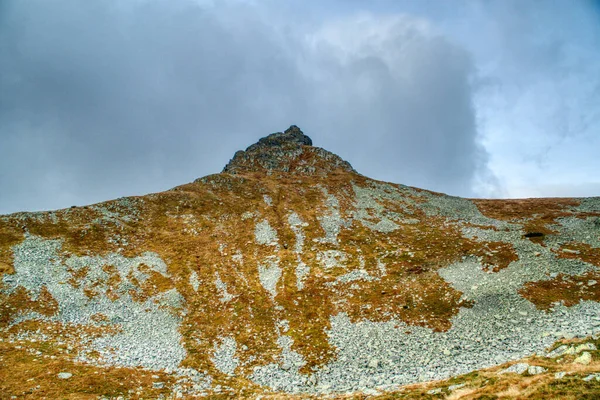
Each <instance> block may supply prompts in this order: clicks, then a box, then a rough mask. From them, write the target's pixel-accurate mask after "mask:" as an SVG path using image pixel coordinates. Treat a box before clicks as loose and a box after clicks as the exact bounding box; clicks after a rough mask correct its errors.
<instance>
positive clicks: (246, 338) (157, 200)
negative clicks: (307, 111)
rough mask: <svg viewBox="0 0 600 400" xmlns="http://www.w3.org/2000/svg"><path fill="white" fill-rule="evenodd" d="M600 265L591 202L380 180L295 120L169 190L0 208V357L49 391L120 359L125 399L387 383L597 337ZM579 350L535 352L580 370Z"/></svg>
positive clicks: (345, 389) (445, 374)
mask: <svg viewBox="0 0 600 400" xmlns="http://www.w3.org/2000/svg"><path fill="white" fill-rule="evenodd" d="M599 267H600V198H586V199H529V200H469V199H463V198H458V197H451V196H446V195H443V194H439V193H434V192H429V191H425V190H421V189H416V188H411V187H407V186H403V185H396V184H389V183H384V182H378V181H374V180H371V179H369V178H366V177H364V176H362V175H360V174H358V173H356V172H355V171H354V170H353V169H352V167H351V166H350V164H349V163H347V162H346V161H344V160H342V159H341V158H340V157H338V156H336V155H335V154H333V153H330V152H328V151H326V150H323V149H320V148H317V147H313V146H312V140H311V139H310V138H309V137H308V136H306V135H304V134H303V133H302V131H301V130H300V129H299V128H297V127H295V126H292V127H290V128H289V129H288V130H286V131H285V132H279V133H275V134H272V135H269V136H267V137H265V138H263V139H261V140H259V141H258V142H257V143H256V144H254V145H252V146H250V147H248V148H247V149H246V151H243V152H237V153H236V154H235V156H234V157H233V159H232V160H231V161H230V162H229V163H228V164H227V166H226V167H225V169H224V170H223V172H222V173H221V174H215V175H210V176H207V177H204V178H201V179H199V180H197V181H195V182H194V183H191V184H187V185H183V186H180V187H177V188H174V189H173V190H170V191H167V192H163V193H157V194H152V195H148V196H142V197H132V198H123V199H118V200H114V201H109V202H106V203H101V204H97V205H92V206H86V207H76V208H71V209H66V210H58V211H52V212H42V213H18V214H12V215H8V216H2V217H0V274H1V275H0V300H1V302H0V339H2V341H0V347H2V348H3V352H4V353H3V354H4V356H3V358H2V359H0V362H2V363H7V362H8V361H6V360H12V361H10V363H11V364H7V365H4V364H3V365H2V366H3V367H10V368H12V369H16V368H18V367H19V366H22V368H24V371H31V370H33V369H34V368H33V366H34V365H37V364H38V363H39V364H40V365H41V366H43V367H44V368H46V369H49V370H52V368H57V369H56V371H55V372H56V373H55V375H53V376H56V377H58V378H57V379H60V381H63V380H64V381H67V380H68V381H69V382H70V385H69V386H68V387H66V386H64V387H63V386H61V385H62V384H61V383H57V382H59V381H52V380H50V381H47V380H43V382H42V383H43V384H44V385H45V386H44V387H40V388H38V389H36V390H37V392H36V393H38V394H40V393H44V395H46V396H52V395H53V394H55V395H56V396H63V395H65V394H66V393H71V394H72V393H79V394H82V393H87V392H85V391H86V390H90V389H88V388H87V387H86V386H85V385H86V384H84V383H83V382H84V381H85V379H84V378H85V373H84V372H83V371H88V370H89V371H94V372H88V373H102V374H103V376H104V377H105V382H110V379H111V377H114V376H118V372H116V371H119V370H120V369H125V370H126V371H128V373H129V374H130V375H131V376H136V378H135V379H136V380H135V381H133V380H124V381H123V380H122V381H121V382H120V383H121V384H123V385H124V384H125V383H126V384H127V385H129V386H128V387H129V388H128V389H127V390H125V389H124V388H122V387H121V386H123V385H117V386H116V388H112V389H110V391H111V393H119V394H122V395H126V396H129V397H132V398H136V397H140V396H142V397H143V396H146V397H147V396H158V395H159V394H162V395H167V394H171V395H173V396H175V397H177V396H180V397H187V396H200V395H213V394H218V393H228V394H229V395H235V396H241V397H252V396H254V395H258V394H261V393H263V394H264V393H273V392H279V393H286V394H287V395H292V394H298V395H302V394H313V395H319V394H332V393H334V394H345V393H372V394H374V393H377V392H385V391H398V390H403V389H402V388H403V387H404V385H409V384H414V383H418V382H427V381H438V380H441V379H455V378H453V377H456V376H459V375H461V374H468V373H470V372H471V371H476V370H482V369H485V368H497V367H498V366H501V365H504V364H506V363H507V362H508V363H510V362H512V361H514V360H519V359H522V358H525V357H529V356H532V355H534V354H546V353H547V352H548V351H550V350H551V348H552V347H554V343H555V342H557V341H561V340H573V339H579V340H583V339H584V338H590V337H594V336H595V335H598V334H600V303H599V302H600V284H598V282H600V273H599V270H598V268H599ZM23 343H27V346H29V347H30V348H33V347H34V346H37V344H39V350H35V352H39V354H37V353H34V354H36V355H37V356H36V357H38V358H36V361H32V360H31V359H29V358H23V357H25V356H23V355H22V351H23V348H22V346H23ZM34 344H35V345H34ZM565 346H566V347H565V348H566V349H569V348H570V347H568V346H567V345H565ZM586 346H587V347H586V348H585V350H587V351H583V350H581V351H579V352H577V351H576V349H577V348H576V347H573V349H574V350H573V353H574V354H570V353H568V352H567V351H566V350H565V352H562V351H563V350H564V348H563V349H562V350H557V349H554V350H552V351H551V352H550V353H549V355H550V357H549V358H548V360H554V359H555V358H553V357H554V355H555V354H557V353H560V354H559V356H558V357H563V358H564V357H571V356H573V358H575V356H577V357H580V356H581V357H583V355H580V354H579V353H582V354H583V353H586V354H587V355H586V356H585V357H589V360H588V361H589V362H588V364H586V365H588V367H586V368H588V369H586V371H588V372H589V371H592V372H593V368H595V366H596V365H597V364H596V357H598V354H596V353H595V352H596V345H592V344H588V345H586ZM37 348H38V347H36V349H37ZM582 349H583V348H582ZM561 352H562V353H561ZM28 357H29V356H28ZM52 357H54V358H52ZM22 359H27V360H29V361H20V360H22ZM558 359H559V358H557V360H558ZM569 360H570V359H569ZM586 360H587V358H586ZM545 362H546V361H545ZM547 362H550V361H547ZM547 362H546V364H540V365H529V364H526V363H525V362H523V363H521V364H514V365H513V366H508V367H505V369H508V371H507V373H506V374H502V376H503V377H504V376H512V375H511V373H514V372H516V373H521V372H520V371H521V370H522V369H523V368H525V369H523V373H526V372H525V371H528V370H529V369H531V372H528V374H529V375H536V376H546V375H548V376H550V375H552V374H553V368H554V367H553V366H552V365H548V364H547ZM552 362H554V361H552ZM573 362H575V361H573ZM525 364H526V365H527V366H526V367H524V365H525ZM542 365H543V366H542ZM59 367H60V369H58V368H59ZM67 367H68V368H71V370H72V371H73V372H70V371H69V372H67V371H65V369H66V368H67ZM538 367H539V368H538ZM2 369H4V370H6V368H2ZM542 369H543V371H542ZM27 373H28V372H24V373H23V375H22V377H21V376H19V375H18V374H17V375H16V376H12V375H11V376H0V377H1V378H2V379H0V381H3V382H8V383H4V384H0V385H4V386H2V387H1V388H2V391H4V392H7V393H9V392H10V393H17V392H16V390H18V388H19V387H22V386H23V385H26V382H27V381H23V379H26V377H27V379H29V377H28V375H27ZM60 374H63V375H60ZM68 374H71V375H69V377H68V378H65V377H66V376H67V375H68ZM59 375H60V376H59ZM586 376H587V375H586ZM590 376H591V375H590ZM155 377H156V378H155ZM563 378H565V376H563V377H562V378H560V379H563ZM32 379H40V378H39V376H38V377H37V378H36V377H34V378H32ZM502 379H509V378H502ZM565 379H567V378H565ZM76 382H81V383H80V384H79V386H78V384H77V383H76ZM124 382H125V383H124ZM585 382H588V383H589V384H590V385H591V384H593V382H595V381H594V380H593V379H590V380H589V381H585ZM590 382H591V383H590ZM461 384H462V383H461ZM586 384H587V383H586ZM7 385H8V386H7ZM11 385H12V386H11ZM450 386H452V385H450ZM450 386H449V387H450ZM61 388H63V389H61ZM460 388H462V386H461V387H460ZM458 389H459V387H454V386H453V389H452V390H458ZM60 390H63V391H62V392H61V391H60ZM94 390H96V391H95V392H94V393H96V394H98V395H106V394H107V392H106V391H107V390H108V389H106V388H104V389H103V388H102V386H99V387H97V388H96V389H94ZM435 390H437V389H435ZM444 390H445V389H444ZM461 390H464V389H461ZM440 393H442V392H440Z"/></svg>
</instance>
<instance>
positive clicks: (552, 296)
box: [519, 271, 600, 310]
mask: <svg viewBox="0 0 600 400" xmlns="http://www.w3.org/2000/svg"><path fill="white" fill-rule="evenodd" d="M593 281H596V282H597V283H594V282H593ZM519 294H521V296H523V297H525V298H526V299H527V300H529V301H531V302H532V303H533V304H535V306H536V307H537V308H539V309H541V310H549V309H550V308H552V305H553V304H555V303H558V302H562V303H563V304H564V305H565V306H567V307H572V306H574V305H577V304H579V302H581V301H582V300H592V301H597V302H600V273H598V272H597V271H593V272H589V273H587V274H585V275H581V276H570V275H564V274H559V275H558V276H557V277H556V278H554V279H551V280H547V281H537V282H527V283H525V284H524V285H523V287H522V288H521V289H520V290H519Z"/></svg>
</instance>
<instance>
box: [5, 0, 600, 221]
mask: <svg viewBox="0 0 600 400" xmlns="http://www.w3.org/2000/svg"><path fill="white" fill-rule="evenodd" d="M290 124H296V125H298V126H300V128H301V129H303V131H304V132H305V133H306V134H308V135H309V136H310V137H311V138H312V139H313V142H314V144H315V145H317V146H320V147H324V148H326V149H328V150H330V151H333V152H335V153H337V154H339V155H340V156H342V157H343V158H345V159H346V160H348V161H350V162H351V163H352V165H353V166H354V167H355V169H357V170H358V171H359V172H361V173H363V174H365V175H367V176H370V177H373V178H377V179H381V180H386V181H392V182H398V183H404V184H408V185H413V186H419V187H424V188H428V189H432V190H437V191H443V192H446V193H449V194H454V195H461V196H470V197H537V196H594V195H596V196H598V195H600V156H599V155H600V4H599V3H598V2H593V1H586V0H576V1H575V0H555V1H553V0H540V1H536V0H523V1H520V0H514V1H513V0H498V1H493V0H490V1H488V0H486V1H476V0H472V1H467V0H462V1H461V0H457V1H451V2H450V1H445V0H438V1H433V0H432V1H427V0H421V1H416V0H413V1H402V0H370V1H359V0H330V1H327V0H314V1H310V0H296V1H292V0H288V1H286V0H264V1H260V0H255V1H249V0H245V1H241V0H237V1H234V0H218V1H217V0H215V1H206V0H103V1H81V0H37V1H36V0H28V1H22V0H0V214H3V213H10V212H15V211H21V210H42V209H55V208H62V207H68V206H71V205H82V204H88V203H93V202H98V201H102V200H107V199H111V198H116V197H120V196H126V195H138V194H145V193H149V192H156V191H162V190H166V189H169V188H171V187H173V186H176V185H179V184H183V183H186V182H189V181H192V180H193V179H195V178H198V177H200V176H204V175H208V174H210V173H215V172H219V171H220V170H221V169H222V168H223V166H224V165H225V164H226V163H227V161H228V160H229V158H230V157H231V156H232V155H233V153H234V152H235V151H236V150H239V149H243V148H246V147H247V146H248V145H250V144H252V143H253V142H255V141H256V140H257V139H258V138H260V137H261V136H265V135H266V134H268V133H271V132H276V131H281V130H284V129H286V128H287V127H288V126H289V125H290Z"/></svg>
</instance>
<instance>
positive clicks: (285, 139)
mask: <svg viewBox="0 0 600 400" xmlns="http://www.w3.org/2000/svg"><path fill="white" fill-rule="evenodd" d="M336 170H339V171H345V172H355V171H354V169H353V168H352V166H351V165H350V163H349V162H347V161H344V160H343V159H341V158H340V157H339V156H337V155H335V154H333V153H331V152H329V151H327V150H324V149H322V148H319V147H313V145H312V140H311V138H309V137H308V136H306V135H305V134H304V133H303V132H302V131H301V130H300V128H298V127H297V126H296V125H292V126H290V127H289V128H288V129H286V130H285V131H284V132H276V133H272V134H270V135H269V136H266V137H263V138H261V139H260V140H259V141H258V142H256V143H254V144H253V145H251V146H249V147H248V148H247V149H246V150H245V151H241V150H240V151H238V152H236V153H235V155H234V156H233V158H232V159H231V160H230V161H229V163H228V164H227V165H226V166H225V168H224V169H223V172H224V173H229V174H233V175H235V174H239V173H244V172H267V173H268V174H270V175H271V174H273V173H279V174H281V173H296V174H302V175H320V176H325V175H328V174H329V173H331V172H334V171H336Z"/></svg>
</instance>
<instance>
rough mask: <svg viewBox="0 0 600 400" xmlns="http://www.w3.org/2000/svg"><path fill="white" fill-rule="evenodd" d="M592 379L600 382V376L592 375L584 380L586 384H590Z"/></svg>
mask: <svg viewBox="0 0 600 400" xmlns="http://www.w3.org/2000/svg"><path fill="white" fill-rule="evenodd" d="M592 379H596V380H597V381H600V374H590V375H588V376H586V377H585V378H583V380H584V381H586V382H589V381H591V380H592Z"/></svg>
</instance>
